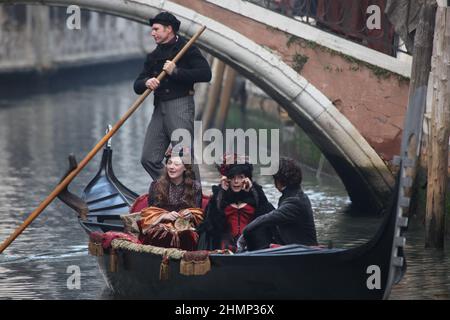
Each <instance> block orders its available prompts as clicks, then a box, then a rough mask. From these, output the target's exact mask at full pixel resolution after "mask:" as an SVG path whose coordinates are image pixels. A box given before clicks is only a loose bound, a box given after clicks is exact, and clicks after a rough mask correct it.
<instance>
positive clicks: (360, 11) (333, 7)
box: [246, 0, 407, 57]
mask: <svg viewBox="0 0 450 320" xmlns="http://www.w3.org/2000/svg"><path fill="white" fill-rule="evenodd" d="M246 1H248V2H251V3H254V4H256V5H259V6H262V7H264V8H266V9H269V10H272V11H274V12H278V13H280V14H282V15H285V16H288V17H291V18H293V19H296V20H299V21H301V22H303V23H307V24H309V25H311V26H314V27H316V28H319V29H321V30H324V31H327V32H330V33H333V34H335V35H337V36H340V37H343V38H346V39H348V40H351V41H354V42H357V43H359V44H361V45H364V46H366V47H369V48H372V49H374V50H377V51H379V52H382V53H385V54H388V55H390V56H394V57H395V56H397V53H398V52H404V53H407V51H406V49H405V48H404V46H403V43H402V42H401V41H400V38H399V37H398V36H397V35H396V33H395V31H394V27H393V25H392V24H391V23H390V22H389V20H388V18H387V16H386V15H385V14H384V9H385V6H386V0H246ZM370 5H376V6H378V8H379V9H380V10H379V12H380V17H379V18H380V20H379V21H380V22H381V24H380V28H372V27H371V25H370V24H368V19H369V18H370V17H371V15H372V14H371V12H370V11H369V13H368V12H367V11H368V10H367V9H368V8H369V6H370Z"/></svg>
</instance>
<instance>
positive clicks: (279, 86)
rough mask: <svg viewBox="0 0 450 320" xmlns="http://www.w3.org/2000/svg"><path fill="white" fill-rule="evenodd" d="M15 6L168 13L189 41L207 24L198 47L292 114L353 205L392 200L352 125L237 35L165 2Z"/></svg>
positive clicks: (139, 16)
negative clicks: (222, 62)
mask: <svg viewBox="0 0 450 320" xmlns="http://www.w3.org/2000/svg"><path fill="white" fill-rule="evenodd" d="M16 3H24V4H40V5H56V6H58V5H59V6H69V5H79V6H80V7H82V8H86V9H90V10H95V11H101V12H105V13H109V14H112V15H116V16H120V17H124V18H127V19H130V20H134V21H137V22H140V23H147V21H148V18H149V17H152V16H154V15H155V14H157V13H158V12H160V11H161V10H166V11H170V12H172V13H173V14H175V15H176V16H177V17H178V18H179V19H180V21H181V28H180V33H181V34H183V35H186V36H188V37H190V36H192V35H193V34H194V33H195V32H196V31H197V30H198V29H199V28H200V26H201V25H206V26H207V29H206V31H205V32H204V33H203V34H202V36H201V37H200V38H199V39H198V40H197V44H198V46H200V47H201V48H203V49H205V50H206V51H208V52H209V53H211V54H212V55H214V56H216V57H218V58H219V59H221V60H223V61H224V62H226V63H227V64H229V65H231V66H232V67H233V68H235V69H236V70H238V71H239V72H240V73H241V74H242V75H244V76H245V77H247V78H248V79H250V80H251V81H253V82H254V83H256V84H257V85H258V86H260V88H261V89H263V90H264V91H265V92H266V93H267V94H269V95H270V96H271V97H272V98H273V99H275V100H276V101H277V102H278V103H279V104H280V105H281V106H282V107H283V108H284V109H285V110H287V112H288V113H289V115H290V116H291V117H292V119H293V120H294V121H296V123H297V124H298V125H299V126H300V127H301V128H302V129H303V130H304V131H305V132H306V133H307V134H308V135H309V137H310V138H311V139H312V141H313V142H314V143H315V144H316V145H317V146H318V147H319V148H320V150H321V151H322V152H323V154H324V155H325V156H326V158H327V159H328V161H329V162H330V163H331V164H332V165H333V167H334V168H335V170H336V172H337V173H338V174H339V176H340V177H341V179H342V181H343V183H344V185H345V187H346V188H347V191H348V193H349V196H350V198H351V199H352V202H353V204H354V205H356V206H358V207H364V208H372V209H373V208H381V207H383V206H384V205H385V204H386V201H387V199H389V195H390V194H391V191H392V187H393V184H394V179H393V177H392V174H391V173H390V171H389V169H388V168H387V167H386V165H385V163H384V162H383V161H382V159H381V158H380V157H379V156H378V154H377V153H376V152H375V151H374V150H373V148H372V147H371V146H370V145H369V144H368V143H367V141H366V140H365V139H364V138H363V137H362V136H361V134H360V133H359V132H358V131H357V130H356V128H355V127H354V126H353V125H352V124H351V123H350V122H349V120H348V119H347V118H345V116H343V115H342V114H341V113H340V112H339V111H338V110H337V109H336V108H335V107H334V105H333V104H332V103H331V101H330V100H329V99H328V98H327V97H326V96H325V95H324V94H322V93H321V92H320V91H319V90H317V89H316V88H315V87H314V86H313V85H312V84H311V83H309V82H308V81H307V80H306V79H304V78H303V77H302V76H300V75H299V74H298V73H297V72H296V71H294V70H293V69H292V68H290V67H289V66H288V65H286V64H285V63H284V62H283V61H281V59H279V58H278V57H277V56H276V54H273V53H271V52H269V51H268V50H267V49H265V48H263V47H261V46H259V45H258V44H256V43H255V42H253V41H252V40H250V39H249V38H247V37H244V36H242V35H241V34H239V33H238V32H236V31H234V30H232V29H230V28H228V27H226V26H224V25H222V24H220V23H218V22H216V21H214V20H212V19H209V18H208V17H205V16H201V15H199V14H197V13H196V12H194V11H192V10H190V9H188V8H186V7H183V6H180V5H178V4H175V3H173V2H171V1H165V0H146V1H144V0H48V1H47V0H40V1H36V0H35V1H32V0H30V1H28V0H19V1H12V0H0V4H16Z"/></svg>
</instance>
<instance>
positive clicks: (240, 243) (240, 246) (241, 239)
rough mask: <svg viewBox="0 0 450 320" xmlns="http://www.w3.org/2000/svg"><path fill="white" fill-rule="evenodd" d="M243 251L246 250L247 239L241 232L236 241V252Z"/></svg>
mask: <svg viewBox="0 0 450 320" xmlns="http://www.w3.org/2000/svg"><path fill="white" fill-rule="evenodd" d="M244 251H247V241H246V240H245V238H244V235H243V234H242V235H241V236H240V237H239V239H238V241H237V252H238V253H239V252H244Z"/></svg>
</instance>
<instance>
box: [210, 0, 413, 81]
mask: <svg viewBox="0 0 450 320" xmlns="http://www.w3.org/2000/svg"><path fill="white" fill-rule="evenodd" d="M206 2H209V3H212V4H214V5H216V6H218V7H221V8H224V9H227V10H229V11H232V12H234V13H237V14H240V15H242V16H245V17H247V18H250V19H253V20H255V21H257V22H260V23H263V24H267V25H270V26H271V27H274V28H277V29H279V30H282V31H284V32H287V33H290V34H292V35H294V36H296V37H299V38H302V39H305V40H309V41H313V42H315V43H317V44H319V45H321V46H324V47H327V48H330V49H332V50H335V51H338V52H340V53H343V54H345V55H348V56H351V57H354V58H356V59H358V60H361V61H364V62H367V63H370V64H372V65H375V66H377V67H380V68H383V69H385V70H389V71H392V72H394V73H397V74H399V75H402V76H404V77H407V78H410V77H411V65H412V57H411V56H410V55H402V56H403V57H402V60H400V59H397V58H394V57H391V56H389V55H387V54H384V53H381V52H378V51H376V50H373V49H370V48H368V47H365V46H362V45H359V44H357V43H354V42H352V41H349V40H346V39H343V38H340V37H338V36H335V35H333V34H330V33H328V32H325V31H322V30H320V29H317V28H314V27H311V26H310V25H308V24H306V23H303V22H300V21H297V20H295V19H292V18H289V17H286V16H284V15H281V14H278V13H276V12H273V11H271V10H268V9H264V8H263V7H260V6H258V5H256V4H253V3H251V2H247V1H242V0H233V1H224V0H206ZM268 21H269V22H270V23H269V24H268V23H267V22H268Z"/></svg>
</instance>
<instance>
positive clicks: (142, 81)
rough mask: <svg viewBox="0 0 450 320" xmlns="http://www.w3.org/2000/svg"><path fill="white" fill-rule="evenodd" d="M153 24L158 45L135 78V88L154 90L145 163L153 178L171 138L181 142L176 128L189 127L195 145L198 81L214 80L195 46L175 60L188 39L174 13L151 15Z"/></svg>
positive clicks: (207, 65) (145, 143)
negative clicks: (174, 136)
mask: <svg viewBox="0 0 450 320" xmlns="http://www.w3.org/2000/svg"><path fill="white" fill-rule="evenodd" d="M150 26H151V27H152V33H151V34H152V37H153V38H154V39H155V42H156V44H157V47H156V49H155V50H154V51H153V52H151V53H149V54H148V55H147V59H146V61H145V64H144V70H143V71H142V72H141V73H140V74H139V76H138V78H137V79H136V81H135V82H134V91H135V92H136V93H137V94H142V93H143V92H144V91H145V90H146V89H147V88H149V89H152V90H153V91H154V96H155V98H154V105H155V109H154V111H153V115H152V119H151V121H150V123H149V125H148V128H147V133H146V136H145V141H144V147H143V150H142V157H141V163H142V165H143V166H144V168H145V170H146V171H147V172H148V173H149V174H150V176H151V177H152V178H153V180H157V179H158V178H159V176H160V173H161V170H162V168H163V164H162V160H163V159H164V155H165V152H166V150H167V147H168V146H169V145H170V143H171V142H172V143H173V144H176V143H177V142H178V141H172V139H171V136H172V133H173V131H174V130H175V129H179V128H181V129H186V130H188V131H189V132H190V134H191V139H192V140H191V145H190V147H191V148H192V146H193V139H194V114H195V105H194V83H196V82H208V81H210V80H211V68H210V66H209V64H208V61H207V60H206V59H205V58H204V57H203V55H202V54H201V52H200V50H199V49H198V48H197V47H195V46H192V47H191V48H189V50H188V51H187V52H186V54H185V55H184V56H183V57H182V58H181V59H180V60H179V61H178V63H177V65H175V64H174V63H173V62H171V60H172V59H173V58H174V57H175V55H176V54H177V53H178V52H179V51H180V50H181V48H182V47H183V46H184V45H185V44H186V42H187V41H186V40H185V39H184V38H183V37H181V36H179V35H178V34H177V32H178V30H179V27H180V21H179V20H178V19H177V18H176V17H175V16H174V15H172V14H171V13H169V12H161V13H159V14H157V15H156V16H155V17H154V18H153V19H150ZM162 70H164V71H166V72H167V74H168V76H167V77H165V78H164V80H162V81H161V83H160V82H159V80H158V79H156V77H157V76H158V74H159V73H160V72H161V71H162ZM191 154H192V156H193V155H194V152H191ZM196 171H197V170H196ZM198 178H199V177H197V179H198Z"/></svg>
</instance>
